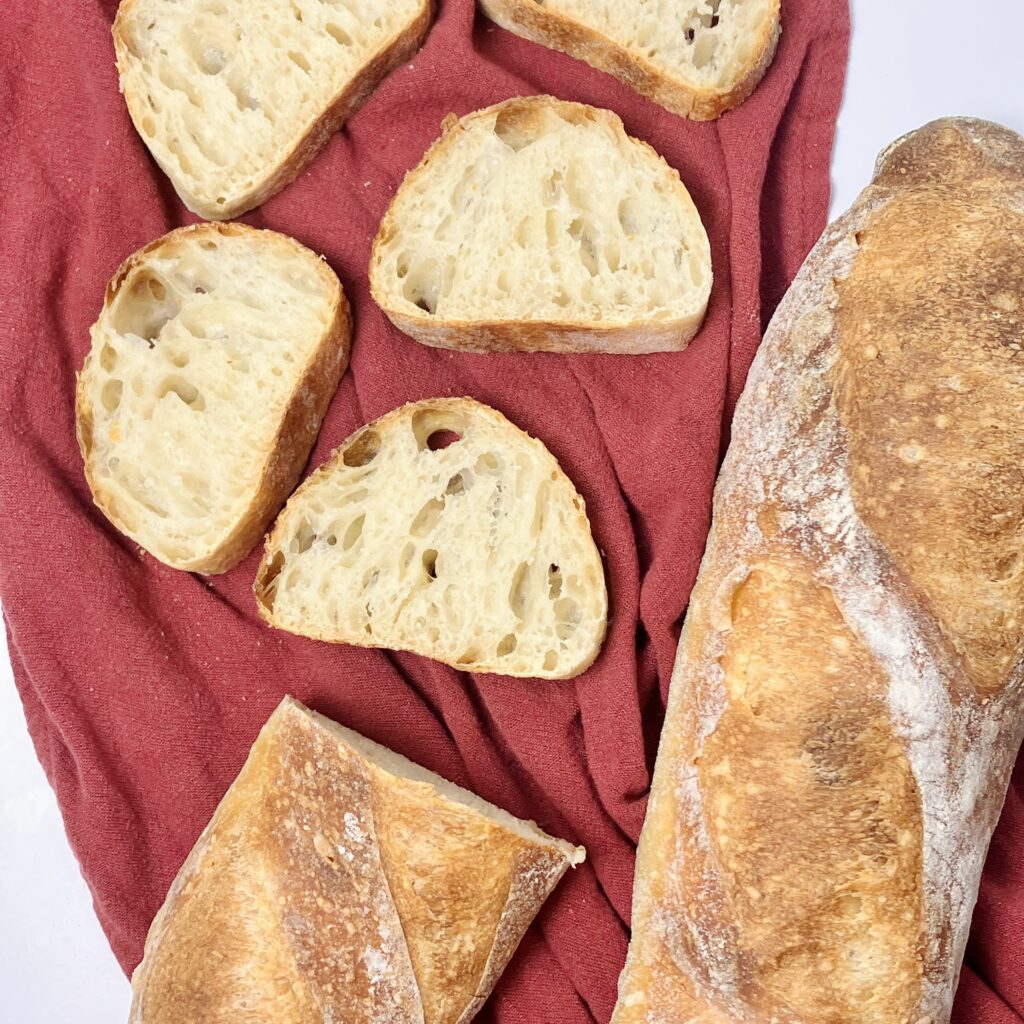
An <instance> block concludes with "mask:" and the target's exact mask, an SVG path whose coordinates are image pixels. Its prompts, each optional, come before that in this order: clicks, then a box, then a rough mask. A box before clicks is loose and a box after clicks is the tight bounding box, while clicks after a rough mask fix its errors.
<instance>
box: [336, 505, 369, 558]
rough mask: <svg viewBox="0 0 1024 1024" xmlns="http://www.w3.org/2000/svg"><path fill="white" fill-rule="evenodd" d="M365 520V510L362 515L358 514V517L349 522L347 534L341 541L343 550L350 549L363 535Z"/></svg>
mask: <svg viewBox="0 0 1024 1024" xmlns="http://www.w3.org/2000/svg"><path fill="white" fill-rule="evenodd" d="M365 522H366V513H365V512H364V513H363V514H362V515H361V516H356V518H355V519H353V520H352V522H351V523H349V524H348V529H347V530H346V531H345V536H344V537H343V538H342V541H341V549H342V551H348V550H350V549H351V548H352V546H353V545H354V544H355V542H356V541H357V540H359V538H360V537H361V536H362V535H363V524H364V523H365Z"/></svg>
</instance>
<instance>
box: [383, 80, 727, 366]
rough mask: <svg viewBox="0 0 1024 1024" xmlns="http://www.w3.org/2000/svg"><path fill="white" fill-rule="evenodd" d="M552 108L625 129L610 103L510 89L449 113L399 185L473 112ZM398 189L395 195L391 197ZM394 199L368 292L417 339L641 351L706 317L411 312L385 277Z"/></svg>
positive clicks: (693, 329) (676, 348)
mask: <svg viewBox="0 0 1024 1024" xmlns="http://www.w3.org/2000/svg"><path fill="white" fill-rule="evenodd" d="M541 103H543V104H544V105H546V106H550V107H554V108H557V109H558V110H559V112H560V115H561V116H563V117H565V118H566V120H574V119H582V118H589V119H600V120H604V121H606V122H608V123H609V124H611V126H612V127H613V128H616V129H620V130H624V129H623V127H622V121H621V119H620V118H619V117H618V116H617V115H616V114H614V113H613V112H612V111H610V110H602V109H600V108H598V107H591V106H587V105H586V104H583V103H573V102H568V101H565V100H559V99H556V98H555V97H553V96H515V97H512V98H511V99H508V100H504V101H502V102H501V103H495V104H493V105H492V106H490V107H484V108H483V109H481V110H476V111H473V112H472V113H471V114H467V115H466V116H465V117H463V118H457V117H456V116H455V115H454V114H449V115H448V116H447V117H446V118H445V119H444V121H443V122H442V125H441V135H440V137H439V138H438V139H436V140H435V141H434V142H433V143H432V144H431V146H430V148H429V149H428V150H427V152H426V153H425V154H424V156H423V159H422V160H421V161H420V162H419V163H418V164H417V165H416V167H414V168H413V169H412V170H411V171H409V172H408V174H406V176H405V179H404V180H403V182H402V184H401V186H400V187H399V191H402V190H405V189H408V188H416V187H418V186H417V180H418V179H419V178H420V177H423V176H425V175H426V174H427V172H428V171H429V169H430V167H431V165H432V164H433V163H435V162H437V161H443V160H445V159H446V158H447V151H448V149H449V148H450V146H451V144H452V143H453V142H454V140H455V138H456V137H457V133H458V132H462V131H467V130H469V128H471V127H472V125H473V124H474V122H476V121H478V120H483V121H486V120H488V119H489V118H491V117H492V116H494V115H495V112H497V116H498V117H499V118H503V119H504V120H505V121H506V123H511V125H512V127H513V130H514V128H515V126H516V124H517V123H518V126H519V127H521V128H522V129H523V130H525V131H528V126H529V124H530V123H531V122H534V121H536V120H538V119H539V114H540V111H539V104H541ZM630 140H631V142H633V143H634V144H635V145H637V146H641V147H643V148H644V149H646V150H647V151H648V152H649V153H650V154H651V157H652V158H653V159H654V160H657V161H658V162H659V163H661V164H665V160H664V158H663V157H662V156H661V155H660V154H659V153H658V152H657V151H656V150H655V149H654V148H653V147H652V146H650V145H648V144H647V143H646V142H643V141H642V140H641V139H634V138H632V136H630ZM666 166H667V165H666ZM673 174H674V175H675V180H676V182H677V183H678V186H679V189H680V190H681V192H682V194H683V197H684V198H685V201H686V203H690V202H692V200H691V199H690V194H689V192H687V191H686V186H685V185H684V184H683V183H682V180H681V179H680V178H679V176H678V173H676V172H675V171H673ZM397 194H398V193H396V197H397ZM395 206H396V203H395V201H394V200H392V202H391V205H390V206H389V207H388V209H387V212H386V213H385V214H384V218H383V219H382V220H381V223H380V228H379V229H378V231H377V235H376V237H375V238H374V240H373V248H372V250H371V254H370V292H371V294H372V296H373V299H374V301H375V302H376V303H377V305H379V306H380V307H381V309H383V310H384V312H385V313H386V314H387V316H388V319H389V320H390V321H391V322H392V323H393V324H394V325H395V326H396V327H397V328H398V329H399V330H400V331H402V333H403V334H407V335H409V337H410V338H414V339H415V340H416V341H418V342H420V344H422V345H429V346H430V347H432V348H443V349H452V350H454V351H459V352H476V353H493V352H561V353H591V354H597V355H647V354H651V353H654V352H682V351H683V350H684V349H685V348H686V347H687V345H689V343H690V342H691V341H692V340H693V338H694V336H695V335H696V334H697V332H698V331H699V330H700V328H701V325H702V324H703V323H704V317H705V314H706V311H707V307H706V304H705V306H704V308H701V309H700V310H698V311H697V312H696V313H694V314H693V315H692V316H689V317H683V318H681V319H676V320H669V319H664V320H659V319H655V318H649V319H647V320H642V321H638V322H636V323H632V324H629V325H625V326H622V325H617V326H610V325H608V324H604V323H599V322H597V321H592V322H589V323H581V322H579V321H571V320H563V321H543V320H533V321H531V320H504V321H493V320H491V321H488V320H457V319H451V318H448V317H437V316H433V315H432V314H430V313H427V312H426V311H420V310H418V309H417V310H416V311H415V312H411V311H410V310H408V309H402V308H400V307H399V306H397V305H395V304H394V303H393V302H391V301H390V298H389V294H388V292H387V289H386V287H385V285H384V281H383V279H384V277H385V273H384V271H383V270H382V269H381V268H382V265H383V255H382V253H383V249H384V246H385V245H386V243H387V240H388V239H390V238H391V237H392V236H393V235H394V233H395V231H396V230H397V226H396V223H395V222H396V212H395Z"/></svg>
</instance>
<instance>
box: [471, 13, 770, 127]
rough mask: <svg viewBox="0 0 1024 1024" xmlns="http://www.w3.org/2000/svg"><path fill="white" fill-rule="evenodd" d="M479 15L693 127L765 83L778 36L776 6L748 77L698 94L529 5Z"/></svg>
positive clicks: (588, 31) (590, 32)
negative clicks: (622, 86)
mask: <svg viewBox="0 0 1024 1024" xmlns="http://www.w3.org/2000/svg"><path fill="white" fill-rule="evenodd" d="M479 3H480V7H481V9H482V10H483V12H484V13H485V14H486V15H487V16H488V17H489V18H490V19H491V20H492V21H494V22H495V23H496V24H498V25H500V26H501V27H502V28H504V29H507V30H508V31H509V32H512V33H514V34H515V35H517V36H521V37H522V38H523V39H528V40H530V41H531V42H534V43H539V44H540V45H541V46H547V47H549V48H551V49H554V50H559V51H561V52H562V53H566V54H568V55H569V56H570V57H575V58H576V59H577V60H582V61H584V62H585V63H587V64H589V65H590V66H591V67H593V68H597V70H599V71H604V72H606V73H608V74H610V75H612V76H614V77H615V78H617V79H618V80H619V81H620V82H623V83H624V84H625V85H628V86H629V87H630V88H631V89H633V90H634V91H635V92H638V93H640V95H641V96H646V97H647V98H648V99H650V100H653V101H654V102H655V103H657V104H658V105H659V106H662V107H664V108H665V109H666V110H669V111H671V112H672V113H673V114H678V115H679V116H680V117H687V118H690V119H691V120H694V121H713V120H715V119H716V118H718V117H721V116H722V114H724V113H725V112H726V111H727V110H732V109H733V108H734V107H738V106H739V105H740V104H741V103H742V102H743V101H744V100H745V99H746V98H747V97H748V96H749V95H750V94H751V93H752V92H753V91H754V89H755V88H756V87H757V85H758V83H759V82H760V81H761V79H762V78H764V76H765V73H766V72H767V70H768V68H769V66H770V65H771V63H772V60H773V59H774V58H775V51H776V48H777V47H778V43H779V36H780V35H781V33H782V21H781V16H780V3H779V0H774V2H773V7H774V11H773V17H772V18H771V20H770V22H769V23H768V24H767V25H766V27H765V30H764V32H763V33H762V36H761V39H760V40H758V45H757V47H756V48H755V51H754V52H755V54H756V57H755V59H754V60H753V61H752V62H751V64H750V66H749V67H748V69H747V71H746V74H744V75H743V77H742V78H740V79H739V80H737V81H736V82H735V83H734V84H733V85H731V86H730V87H729V88H728V89H712V88H702V87H700V86H693V85H688V84H687V83H686V82H684V81H683V80H682V79H678V78H672V77H670V76H669V75H667V74H666V73H665V72H664V71H663V70H661V69H659V68H657V67H655V65H653V64H651V63H650V61H647V60H645V59H644V58H643V57H640V56H638V55H637V54H635V53H632V52H631V51H630V50H629V49H627V48H626V47H625V46H622V45H621V44H620V43H617V42H615V41H614V40H612V39H610V38H609V37H608V36H606V35H604V34H603V33H601V32H598V31H597V30H596V29H592V28H589V27H588V26H586V25H584V24H582V23H581V22H578V21H576V20H575V19H573V18H570V17H568V16H567V15H564V14H559V13H557V12H555V11H551V10H549V9H547V8H545V7H543V6H541V5H539V4H537V3H534V2H532V0H479Z"/></svg>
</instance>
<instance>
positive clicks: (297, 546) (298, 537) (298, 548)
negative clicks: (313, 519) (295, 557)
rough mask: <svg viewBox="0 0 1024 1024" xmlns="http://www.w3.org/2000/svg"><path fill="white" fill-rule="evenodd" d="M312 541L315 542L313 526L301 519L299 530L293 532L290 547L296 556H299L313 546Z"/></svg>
mask: <svg viewBox="0 0 1024 1024" xmlns="http://www.w3.org/2000/svg"><path fill="white" fill-rule="evenodd" d="M314 540H316V534H315V533H314V532H313V524H312V523H310V521H309V520H308V519H306V518H305V517H303V519H302V521H301V522H300V523H299V528H298V529H297V530H296V531H295V536H294V537H292V545H291V546H292V548H293V549H294V550H295V553H296V554H299V555H301V554H303V553H305V552H306V551H308V550H309V549H310V548H311V547H312V546H313V541H314Z"/></svg>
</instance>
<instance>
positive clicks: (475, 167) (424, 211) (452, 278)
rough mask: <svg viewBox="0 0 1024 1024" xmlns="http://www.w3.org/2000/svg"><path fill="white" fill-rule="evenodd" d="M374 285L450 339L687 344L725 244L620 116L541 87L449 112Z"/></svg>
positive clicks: (403, 197) (567, 347) (393, 219)
mask: <svg viewBox="0 0 1024 1024" xmlns="http://www.w3.org/2000/svg"><path fill="white" fill-rule="evenodd" d="M370 286H371V288H372V290H373V296H374V298H375V299H376V300H377V302H378V303H379V305H380V306H381V308H382V309H383V310H384V312H385V313H387V315H388V317H389V318H390V319H391V321H392V322H393V323H394V324H395V325H396V326H397V327H398V328H399V329H400V330H402V331H404V332H405V333H406V334H409V335H411V336H412V337H413V338H415V339H416V340H417V341H420V342H422V343H423V344H425V345H434V346H437V347H439V348H453V349H460V350H463V351H468V352H487V351H519V352H534V351H551V352H610V353H625V354H636V353H642V352H662V351H678V350H680V349H683V348H685V347H686V345H687V343H688V342H689V341H690V339H691V338H692V337H693V335H694V334H695V333H696V332H697V329H698V328H699V327H700V325H701V322H702V321H703V319H704V312H705V310H706V309H707V303H708V296H709V294H710V292H711V249H710V245H709V243H708V237H707V234H706V233H705V231H704V226H703V224H702V223H701V220H700V215H699V214H698V213H697V210H696V208H695V207H694V205H693V201H692V200H691V199H690V195H689V193H688V192H687V191H686V188H685V186H684V185H683V183H682V182H681V181H680V180H679V175H678V174H677V173H676V172H675V171H674V170H672V168H670V167H669V166H668V164H666V163H665V161H664V160H662V158H661V157H660V156H658V155H657V154H656V153H655V152H654V150H652V149H651V148H650V147H649V146H646V145H644V144H643V143H642V142H638V141H637V140H636V139H632V138H630V137H629V136H628V135H627V134H626V132H625V130H624V129H623V127H622V122H621V121H620V120H619V118H618V117H617V116H616V115H615V114H613V113H611V112H610V111H607V110H597V109H595V108H594V107H588V106H584V105H583V104H580V103H564V102H562V101H561V100H556V99H552V98H551V97H550V96H532V97H524V98H520V99H512V100H508V101H506V102H505V103H499V104H497V105H496V106H493V107H488V108H487V109H486V110H479V111H477V112H476V113H473V114H469V115H468V116H466V117H464V118H462V119H461V120H459V121H456V120H455V118H454V117H450V118H448V119H447V120H446V121H445V125H444V133H443V135H442V136H441V138H440V139H439V140H438V141H437V142H436V143H435V144H434V145H433V146H432V147H431V149H430V150H429V152H428V153H427V155H426V156H425V157H424V159H423V161H422V162H421V163H420V165H419V167H417V168H416V169H415V170H414V171H412V172H411V173H410V174H409V175H408V177H407V178H406V179H405V182H404V184H403V185H402V187H401V188H400V189H399V191H398V193H397V195H396V196H395V198H394V201H393V202H392V204H391V208H390V209H389V210H388V212H387V215H386V216H385V217H384V220H383V222H382V224H381V228H380V232H379V233H378V235H377V238H376V241H375V242H374V244H373V254H372V258H371V261H370Z"/></svg>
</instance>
